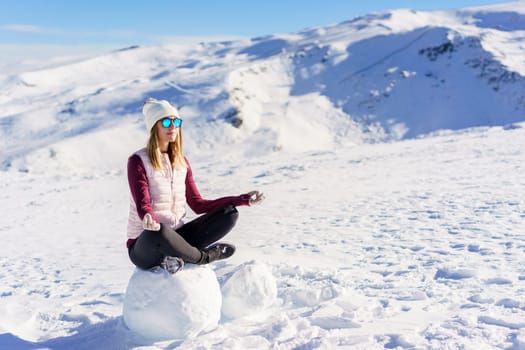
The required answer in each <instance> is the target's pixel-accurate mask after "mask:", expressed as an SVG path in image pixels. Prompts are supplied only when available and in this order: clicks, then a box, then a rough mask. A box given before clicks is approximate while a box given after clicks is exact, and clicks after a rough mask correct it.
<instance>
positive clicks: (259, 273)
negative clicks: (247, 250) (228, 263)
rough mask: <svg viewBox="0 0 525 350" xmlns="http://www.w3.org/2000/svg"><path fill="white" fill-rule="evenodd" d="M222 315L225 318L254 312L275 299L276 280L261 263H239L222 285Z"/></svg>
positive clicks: (267, 305)
mask: <svg viewBox="0 0 525 350" xmlns="http://www.w3.org/2000/svg"><path fill="white" fill-rule="evenodd" d="M222 298H223V299H222V315H223V316H224V317H225V318H227V319H234V318H239V317H243V316H248V315H253V314H256V313H258V312H260V311H262V310H264V309H266V308H267V307H269V306H270V305H272V304H273V303H274V302H275V301H276V300H277V282H276V280H275V278H274V277H273V275H272V272H271V271H270V269H269V268H268V267H267V266H266V265H264V264H261V263H255V262H249V263H246V264H244V265H241V266H240V267H239V268H238V269H237V270H236V271H235V272H233V274H232V275H231V276H230V277H229V278H228V280H227V281H226V282H225V283H224V284H223V286H222Z"/></svg>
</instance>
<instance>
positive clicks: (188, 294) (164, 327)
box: [123, 265, 221, 340]
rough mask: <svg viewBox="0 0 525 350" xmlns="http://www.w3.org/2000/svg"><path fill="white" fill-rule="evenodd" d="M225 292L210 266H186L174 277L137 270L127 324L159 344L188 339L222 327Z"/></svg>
mask: <svg viewBox="0 0 525 350" xmlns="http://www.w3.org/2000/svg"><path fill="white" fill-rule="evenodd" d="M220 315H221V290H220V287H219V282H218V281H217V276H216V275H215V272H213V270H211V269H210V268H209V267H207V266H197V265H186V266H185V267H184V269H183V270H182V271H179V272H177V273H176V274H174V275H171V274H169V273H168V272H166V271H165V270H161V269H158V270H153V271H145V270H141V269H136V270H135V272H134V273H133V275H132V276H131V279H130V281H129V284H128V287H127V290H126V296H125V299H124V309H123V317H124V322H125V323H126V325H127V326H128V327H129V329H131V330H132V331H134V332H136V333H138V334H140V335H141V336H143V337H145V338H149V339H155V340H166V339H186V338H189V337H193V336H195V335H197V334H198V333H199V332H201V331H203V330H206V329H211V328H213V327H215V326H216V325H217V324H218V323H219V319H220Z"/></svg>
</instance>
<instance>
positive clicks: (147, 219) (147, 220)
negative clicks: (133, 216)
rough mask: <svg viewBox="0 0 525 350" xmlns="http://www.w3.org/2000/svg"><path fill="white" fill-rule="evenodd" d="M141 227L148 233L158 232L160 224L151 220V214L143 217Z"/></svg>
mask: <svg viewBox="0 0 525 350" xmlns="http://www.w3.org/2000/svg"><path fill="white" fill-rule="evenodd" d="M142 227H143V228H144V230H148V231H158V230H160V224H159V223H158V222H156V221H155V220H153V218H152V217H151V214H149V213H148V214H146V215H144V218H143V219H142Z"/></svg>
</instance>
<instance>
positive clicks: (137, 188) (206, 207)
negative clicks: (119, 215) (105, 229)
mask: <svg viewBox="0 0 525 350" xmlns="http://www.w3.org/2000/svg"><path fill="white" fill-rule="evenodd" d="M184 159H185V160H186V164H187V173H186V181H185V184H186V203H188V205H189V207H190V208H191V210H193V211H194V212H195V213H197V214H202V213H207V212H209V211H212V210H214V209H216V208H219V207H221V206H224V205H226V204H233V205H235V206H241V205H249V201H250V197H249V196H248V195H247V194H242V195H240V196H229V197H222V198H217V199H213V200H209V199H204V198H202V196H201V194H200V192H199V189H198V188H197V185H196V184H195V180H194V179H193V172H192V170H191V166H190V162H189V161H188V159H187V158H184ZM128 183H129V189H130V191H131V196H132V197H133V200H134V201H135V205H136V207H137V214H138V215H139V218H140V219H141V220H142V219H143V218H144V215H146V214H148V213H149V214H150V215H151V217H152V218H153V220H155V221H156V222H159V220H158V219H157V217H156V216H155V213H154V212H153V208H152V206H151V197H150V192H149V186H148V177H147V175H146V169H145V167H144V163H142V159H141V158H140V156H139V155H137V154H134V155H132V156H131V157H129V159H128ZM134 241H135V240H134V239H129V240H128V241H127V246H128V247H130V246H131V245H132V244H133V243H134Z"/></svg>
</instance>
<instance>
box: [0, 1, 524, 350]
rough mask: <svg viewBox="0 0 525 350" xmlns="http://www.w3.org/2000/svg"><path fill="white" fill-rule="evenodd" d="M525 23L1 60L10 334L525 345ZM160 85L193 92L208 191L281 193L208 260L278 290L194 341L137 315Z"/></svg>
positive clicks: (519, 18) (83, 343) (256, 344)
mask: <svg viewBox="0 0 525 350" xmlns="http://www.w3.org/2000/svg"><path fill="white" fill-rule="evenodd" d="M524 18H525V3H524V2H512V3H509V4H505V5H497V6H489V7H483V8H472V9H463V10H459V11H447V12H442V11H435V12H416V11H409V10H396V11H392V12H388V13H379V14H372V15H369V16H364V17H361V18H356V19H354V20H351V21H348V22H344V23H341V24H339V25H334V26H330V27H324V28H314V29H311V30H305V31H303V32H301V33H295V34H279V35H275V36H270V37H266V38H256V39H252V40H247V41H237V42H221V43H203V44H201V45H198V46H189V45H185V46H182V45H172V46H165V47H151V48H142V47H139V48H129V49H126V50H121V51H117V52H112V53H108V54H107V55H103V56H98V57H95V58H91V59H88V60H78V61H69V62H68V63H67V64H61V63H60V62H64V61H61V60H60V59H56V60H53V61H50V64H49V66H47V67H46V66H45V65H44V64H42V63H39V65H38V67H37V68H35V69H33V70H31V69H29V68H28V69H27V70H24V71H23V72H19V71H17V72H14V73H13V72H12V71H0V150H1V153H0V169H1V171H0V205H1V208H2V218H1V219H0V237H1V239H2V249H3V252H4V253H3V254H0V266H1V269H0V349H10V350H11V349H41V348H49V349H58V350H65V349H108V350H109V349H132V348H135V349H173V348H178V349H208V348H209V349H331V348H352V349H382V348H396V347H397V348H416V349H446V348H450V349H456V348H460V349H513V350H519V349H525V299H524V297H523V295H525V262H524V259H523V257H524V256H525V255H524V253H525V203H524V201H523V198H525V176H524V175H525V171H524V165H523V163H524V160H525V157H524V153H523V149H525V124H524V122H523V121H524V116H525V98H524V97H523V91H525V90H524V88H525V80H524V76H525V61H524V60H523V57H525V56H524V54H525V50H524V46H525V39H524V30H525V19H524ZM24 67H25V66H24ZM147 96H153V97H156V98H166V99H169V100H170V101H172V102H174V103H176V104H177V105H178V106H179V107H180V109H181V114H182V115H183V117H184V120H185V121H184V143H185V149H186V153H187V155H188V157H189V159H190V161H191V163H192V168H193V173H194V176H195V178H196V182H197V185H198V186H199V188H200V191H201V193H202V194H203V195H204V196H205V197H207V198H215V197H220V196H223V195H234V194H240V193H244V192H247V191H249V190H253V189H257V190H261V191H263V192H264V193H265V194H266V197H267V200H266V201H265V202H264V203H263V205H262V206H259V207H254V208H248V207H241V208H239V211H240V219H239V222H238V225H237V227H236V228H235V229H234V231H233V232H232V233H231V234H230V235H229V236H227V240H228V241H230V242H233V243H235V245H236V246H237V249H238V250H237V252H236V253H235V255H234V256H233V257H232V258H230V259H228V260H225V261H221V262H217V263H213V264H212V268H213V269H214V272H215V273H216V275H217V276H218V280H219V283H220V284H221V285H224V284H225V283H227V282H226V281H227V276H230V275H231V273H232V272H233V271H236V270H237V269H238V268H239V267H240V266H249V265H251V264H253V265H254V266H261V267H263V268H267V269H268V270H269V271H271V274H272V276H273V278H274V279H275V281H276V284H277V301H273V302H272V303H271V305H270V306H268V307H267V308H265V309H264V310H262V311H259V312H256V313H254V314H253V315H250V316H248V317H224V318H223V319H222V320H221V322H220V323H219V325H218V326H217V327H215V328H213V329H211V330H207V331H205V332H203V333H202V334H200V335H199V336H198V337H195V338H191V339H187V340H185V341H181V340H175V339H173V340H167V341H165V340H164V341H154V340H147V339H146V338H144V337H141V336H140V335H138V334H136V333H135V332H132V331H130V330H129V329H128V328H127V327H126V325H125V323H124V321H123V316H122V314H123V304H124V300H125V292H126V288H127V287H128V284H129V281H130V279H131V277H132V275H133V273H134V271H135V269H134V266H133V265H132V264H131V263H130V261H129V259H128V257H127V251H126V248H125V240H126V237H125V229H126V223H127V212H128V205H129V191H128V188H127V180H126V174H125V165H126V160H127V157H128V155H129V154H131V152H133V151H134V150H136V149H138V148H140V147H142V146H143V144H144V142H145V140H146V132H145V130H144V125H143V121H142V117H141V115H140V106H141V104H142V101H143V100H144V99H145V97H147ZM384 141H389V142H384ZM188 272H190V271H188ZM261 303H262V304H265V303H264V300H262V301H261ZM233 309H235V308H233ZM234 311H235V312H237V311H238V310H234ZM166 312H176V310H166ZM235 312H234V313H232V314H235ZM232 314H230V315H232ZM237 314H238V315H240V313H237Z"/></svg>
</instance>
